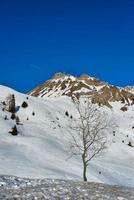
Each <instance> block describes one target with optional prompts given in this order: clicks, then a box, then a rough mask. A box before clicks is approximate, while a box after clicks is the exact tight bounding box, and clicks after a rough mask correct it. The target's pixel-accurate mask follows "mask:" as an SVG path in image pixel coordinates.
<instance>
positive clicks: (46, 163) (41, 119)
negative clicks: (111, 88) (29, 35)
mask: <svg viewBox="0 0 134 200" xmlns="http://www.w3.org/2000/svg"><path fill="white" fill-rule="evenodd" d="M9 93H11V94H14V95H15V100H16V106H17V107H18V108H19V109H18V111H17V113H16V114H17V116H18V117H19V118H20V123H21V125H17V129H18V131H19V134H18V135H17V136H12V135H11V134H9V130H10V129H11V127H12V126H14V124H15V121H14V120H12V119H11V113H9V112H7V111H3V104H2V103H0V130H1V132H0V166H1V167H0V174H6V175H16V176H20V177H29V178H59V179H73V180H82V163H81V159H80V158H79V157H74V158H72V159H71V160H68V159H67V158H68V147H67V146H68V137H67V136H68V127H69V125H70V123H71V120H72V119H71V118H70V116H71V115H72V116H73V117H74V118H75V117H77V116H76V110H75V107H74V103H73V101H72V99H71V98H70V97H68V96H66V95H62V96H59V97H57V98H50V97H47V96H44V98H36V97H32V96H29V95H24V94H21V93H18V92H16V91H14V90H12V89H10V88H7V87H4V86H0V102H3V101H4V100H5V98H6V96H7V95H8V94H9ZM24 101H25V102H27V104H28V107H27V108H23V107H22V106H21V105H22V103H23V102H24ZM111 105H112V109H109V108H107V107H106V106H104V107H102V109H105V110H106V111H107V112H108V113H110V114H112V115H113V116H114V119H115V121H116V123H117V125H118V127H119V129H118V132H116V133H114V134H113V135H111V136H110V137H111V139H112V144H110V145H109V149H108V150H107V152H106V153H105V154H104V155H102V156H101V157H98V158H96V159H94V160H93V161H92V162H91V163H90V165H89V168H88V179H89V180H90V181H95V182H103V183H108V184H118V185H126V186H134V180H133V179H132V177H133V176H134V168H133V166H134V148H133V147H130V146H129V145H128V144H129V141H131V142H133V141H134V129H133V127H134V105H130V106H129V107H128V110H127V111H126V112H123V111H122V110H120V109H121V107H122V103H120V102H118V101H116V102H112V103H111ZM66 111H68V113H69V116H66V115H65V112H66ZM33 112H34V115H33ZM5 116H7V120H5ZM99 172H101V174H100V173H99Z"/></svg>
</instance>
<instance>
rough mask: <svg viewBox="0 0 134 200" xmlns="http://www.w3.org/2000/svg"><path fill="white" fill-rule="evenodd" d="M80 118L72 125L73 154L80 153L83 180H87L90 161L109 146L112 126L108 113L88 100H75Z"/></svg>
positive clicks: (71, 141) (71, 142) (71, 143)
mask: <svg viewBox="0 0 134 200" xmlns="http://www.w3.org/2000/svg"><path fill="white" fill-rule="evenodd" d="M75 105H76V110H77V113H78V118H77V119H74V120H73V121H72V123H71V127H70V131H69V132H70V134H71V140H70V149H71V156H75V155H80V156H81V158H82V162H83V180H84V181H87V175H86V174H87V167H88V165H89V162H90V161H91V160H92V159H93V158H94V157H95V156H97V155H99V154H100V153H101V152H102V151H103V150H104V149H106V148H107V132H108V130H109V129H110V128H111V127H112V126H111V125H112V124H111V122H110V120H109V117H108V115H106V113H105V112H103V111H102V110H100V109H99V108H98V107H97V106H96V105H93V104H91V103H89V100H87V101H84V102H83V101H82V102H81V101H77V102H75Z"/></svg>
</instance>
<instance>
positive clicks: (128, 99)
mask: <svg viewBox="0 0 134 200" xmlns="http://www.w3.org/2000/svg"><path fill="white" fill-rule="evenodd" d="M132 91H134V89H133V87H131V88H130V87H129V88H127V87H126V88H119V87H115V86H112V85H110V84H108V83H106V82H104V81H100V80H98V79H96V78H92V77H90V76H88V75H81V76H80V77H79V78H76V77H74V76H71V75H65V74H62V73H57V74H55V75H54V77H53V78H52V79H50V80H48V81H47V82H45V83H44V84H43V85H41V86H39V87H37V88H36V89H34V90H33V91H31V92H30V95H32V96H36V97H42V98H43V97H46V96H47V97H60V96H69V97H71V98H72V99H73V98H75V97H76V98H79V97H80V96H88V97H89V98H91V99H92V102H93V103H98V104H99V105H106V106H108V107H111V102H115V101H119V102H122V103H124V104H127V105H131V104H134V92H132Z"/></svg>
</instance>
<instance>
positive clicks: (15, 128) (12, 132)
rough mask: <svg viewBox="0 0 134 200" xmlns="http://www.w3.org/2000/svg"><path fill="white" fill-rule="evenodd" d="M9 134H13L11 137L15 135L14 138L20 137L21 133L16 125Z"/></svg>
mask: <svg viewBox="0 0 134 200" xmlns="http://www.w3.org/2000/svg"><path fill="white" fill-rule="evenodd" d="M9 133H11V135H14V136H16V135H18V133H19V132H18V130H17V127H16V125H15V126H14V127H13V128H12V129H11V130H10V131H9Z"/></svg>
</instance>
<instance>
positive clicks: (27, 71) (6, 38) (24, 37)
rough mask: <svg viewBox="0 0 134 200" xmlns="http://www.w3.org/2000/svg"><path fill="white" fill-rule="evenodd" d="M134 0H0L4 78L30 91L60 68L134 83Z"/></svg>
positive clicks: (0, 63)
mask: <svg viewBox="0 0 134 200" xmlns="http://www.w3.org/2000/svg"><path fill="white" fill-rule="evenodd" d="M133 11H134V1H132V0H131V1H130V0H125V1H124V0H122V1H121V0H120V1H119V0H93V1H90V0H81V1H79V0H77V1H76V0H68V1H67V0H27V1H26V0H19V1H18V0H17V1H14V0H12V1H11V0H4V1H0V84H3V85H7V86H10V87H12V88H15V89H16V90H18V91H22V92H27V91H29V90H31V89H33V88H34V87H35V86H37V85H39V84H41V83H42V82H44V81H45V80H47V79H48V78H50V77H51V76H52V75H53V74H54V73H55V72H59V71H61V72H65V73H71V74H73V75H76V76H79V75H80V74H81V73H87V74H89V75H91V76H95V77H98V78H100V79H102V80H105V81H107V82H110V83H112V84H115V85H119V86H123V85H134V75H133V74H134V12H133Z"/></svg>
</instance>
